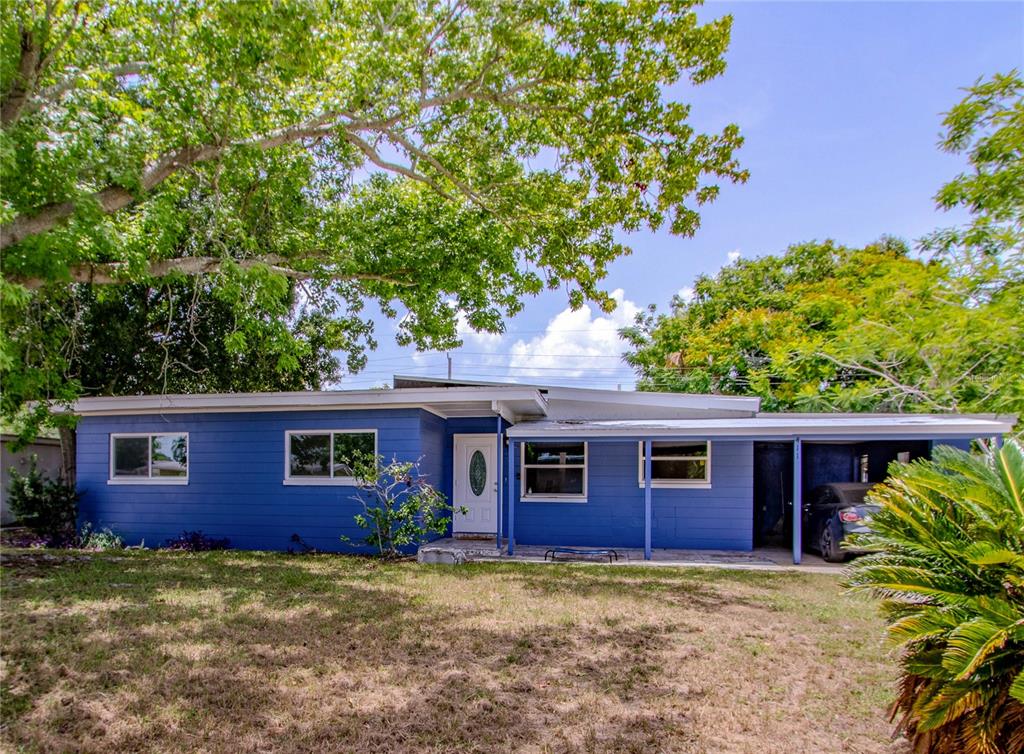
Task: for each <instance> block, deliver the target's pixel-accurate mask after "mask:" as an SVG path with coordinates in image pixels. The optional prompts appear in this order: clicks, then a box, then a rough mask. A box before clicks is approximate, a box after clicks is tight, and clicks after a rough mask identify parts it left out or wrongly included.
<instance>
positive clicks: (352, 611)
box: [0, 552, 748, 752]
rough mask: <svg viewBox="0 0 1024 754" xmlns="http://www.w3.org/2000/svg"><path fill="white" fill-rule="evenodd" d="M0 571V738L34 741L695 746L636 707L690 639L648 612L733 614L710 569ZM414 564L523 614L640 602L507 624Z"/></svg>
mask: <svg viewBox="0 0 1024 754" xmlns="http://www.w3.org/2000/svg"><path fill="white" fill-rule="evenodd" d="M3 565H4V568H3V589H4V596H5V603H6V604H5V609H4V611H3V615H2V624H3V629H4V631H3V633H4V636H5V652H4V654H5V662H6V663H7V667H8V671H7V672H6V673H5V677H4V682H3V687H2V706H3V709H4V724H3V728H2V732H0V736H2V740H3V741H5V742H6V743H7V744H8V745H10V746H11V747H12V748H19V747H23V748H28V749H40V750H75V751H110V750H122V751H129V750H131V751H194V750H197V749H204V750H208V751H215V752H219V751H224V752H227V751H240V750H274V751H317V750H338V751H355V750H366V751H395V752H404V751H410V752H411V751H437V752H441V751H446V752H448V751H460V752H463V751H464V752H485V751H487V752H491V751H495V750H515V749H521V748H529V747H533V748H537V749H541V750H557V751H651V750H661V749H664V748H665V746H664V744H665V741H666V740H669V739H671V740H673V741H675V742H677V743H680V744H681V743H684V742H687V741H689V742H691V743H693V745H694V747H695V748H697V749H699V748H700V744H699V741H700V739H701V733H700V731H697V730H694V729H693V728H692V726H690V725H688V723H687V720H686V715H685V710H684V709H683V708H682V707H680V706H679V705H678V704H676V705H668V706H665V707H663V708H662V709H660V710H659V711H657V712H655V711H654V710H653V709H651V707H650V704H649V703H650V702H651V700H655V699H657V698H659V697H664V696H666V695H670V694H676V695H677V696H679V694H680V692H679V689H678V687H677V686H675V685H673V683H672V681H671V677H672V675H671V674H672V673H679V672H681V667H685V664H686V663H687V662H690V661H691V660H692V659H694V658H696V657H697V655H698V653H699V650H698V649H697V647H696V645H692V646H691V644H690V638H691V636H690V635H691V634H692V633H695V632H698V631H699V630H700V629H699V628H696V627H693V626H689V625H687V624H685V623H684V622H682V621H680V620H670V619H668V618H667V617H666V615H662V614H656V613H655V607H656V606H658V605H660V606H661V608H663V609H671V608H677V607H685V608H695V609H698V610H700V611H702V612H703V613H706V614H710V613H713V612H714V611H718V610H722V609H725V608H726V607H728V606H730V605H734V604H748V601H747V600H745V599H743V598H741V597H738V596H736V595H734V594H729V593H726V591H724V590H723V589H720V588H719V587H718V586H716V584H715V583H714V582H718V581H721V582H722V583H724V577H720V576H719V575H718V574H714V576H713V578H711V579H705V578H704V574H703V573H702V574H700V575H699V576H698V575H693V574H681V573H679V572H675V573H665V572H663V571H660V570H659V569H645V570H644V571H642V572H634V571H624V570H618V569H607V570H605V569H597V568H572V569H545V568H537V567H534V566H525V567H511V568H509V567H507V566H491V567H486V566H484V567H476V566H474V567H471V568H466V569H445V570H433V569H421V570H419V571H417V570H415V569H417V568H419V567H418V566H415V565H409V564H391V565H386V564H378V563H376V562H373V561H368V560H363V559H356V558H343V557H336V556H311V557H306V556H301V557H289V556H284V555H276V554H265V553H239V552H228V553H202V554H188V553H125V554H117V555H107V554H101V555H95V556H93V555H84V556H83V555H77V554H76V555H68V556H66V557H58V558H57V559H56V560H47V559H41V558H40V557H38V556H36V555H31V554H21V553H14V554H9V553H6V554H5V557H4V559H3ZM417 574H424V575H429V576H432V577H436V578H437V579H439V580H440V582H441V583H440V584H439V585H437V586H435V588H437V589H441V590H446V592H447V591H448V590H452V591H457V590H458V586H459V584H460V583H464V582H466V581H477V580H480V581H482V582H483V585H484V586H486V587H488V588H492V587H493V589H495V590H501V589H508V588H510V587H511V588H512V589H513V591H514V592H515V594H516V595H519V596H521V594H520V593H521V592H526V593H527V594H528V595H531V596H530V597H529V599H527V600H526V602H525V604H521V605H517V606H516V608H517V609H519V610H522V611H529V610H531V609H534V606H536V609H538V610H540V609H544V610H549V611H551V610H552V607H551V606H552V605H557V604H558V603H559V598H562V597H567V596H577V597H582V598H588V599H589V598H593V597H609V598H615V597H623V598H625V597H628V598H630V599H634V600H635V599H640V600H643V601H645V602H647V603H648V604H649V606H650V610H649V611H647V612H646V613H645V614H642V615H640V614H638V615H637V616H635V617H630V618H626V619H621V618H620V619H615V620H609V621H605V622H603V623H602V622H600V621H599V620H596V617H595V619H594V620H592V621H591V622H589V623H588V624H587V625H582V626H577V625H557V623H556V622H555V621H552V622H551V624H550V625H545V626H542V627H540V628H538V627H536V624H531V625H533V627H531V628H524V627H522V626H516V625H515V624H514V623H512V624H509V623H507V622H505V623H502V622H500V621H491V622H488V620H487V618H488V615H489V612H488V611H489V608H488V607H486V606H482V605H480V604H475V603H473V602H472V600H467V601H466V602H464V603H463V604H462V606H461V608H460V609H458V610H456V611H453V610H452V608H451V607H445V606H444V605H443V604H442V602H440V601H438V600H437V599H435V598H434V597H433V596H432V595H431V593H429V592H424V591H423V590H422V589H421V586H422V584H421V583H420V581H418V580H417V579H416V575H417ZM446 596H450V595H447V594H446ZM548 598H554V599H548ZM647 613H649V614H647ZM681 649H683V650H687V651H680V650H681ZM687 693H689V694H692V695H697V696H699V695H700V694H702V693H703V692H702V690H701V689H700V688H693V689H691V690H689V691H687Z"/></svg>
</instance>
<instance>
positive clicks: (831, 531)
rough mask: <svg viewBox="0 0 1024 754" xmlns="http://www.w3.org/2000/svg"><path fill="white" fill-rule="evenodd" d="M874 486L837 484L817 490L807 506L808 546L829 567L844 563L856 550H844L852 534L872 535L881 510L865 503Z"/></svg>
mask: <svg viewBox="0 0 1024 754" xmlns="http://www.w3.org/2000/svg"><path fill="white" fill-rule="evenodd" d="M873 486H874V485H872V484H860V483H857V482H835V483H832V484H823V485H821V486H820V487H815V488H814V489H813V490H811V492H810V494H809V495H808V496H807V500H806V501H805V502H804V512H803V513H804V515H803V534H804V546H805V547H806V548H808V549H810V550H816V551H817V552H819V553H821V557H822V558H824V559H825V560H827V561H828V562H829V563H841V562H843V561H844V560H846V558H847V557H849V556H850V555H855V554H857V551H856V550H850V549H843V548H842V547H841V545H842V542H843V540H844V539H845V538H846V537H847V535H849V534H861V533H863V532H866V531H868V522H869V521H870V520H871V516H872V515H874V514H875V513H877V512H878V508H879V506H877V505H870V504H868V503H865V502H864V496H865V495H866V494H867V492H868V490H870V489H871V488H872V487H873Z"/></svg>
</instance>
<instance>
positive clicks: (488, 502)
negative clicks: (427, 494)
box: [452, 435, 498, 534]
mask: <svg viewBox="0 0 1024 754" xmlns="http://www.w3.org/2000/svg"><path fill="white" fill-rule="evenodd" d="M496 450H497V439H496V438H495V436H494V435H455V463H454V464H453V468H454V476H455V479H454V483H453V484H452V506H453V507H454V508H455V509H456V510H455V513H454V514H452V531H453V532H455V533H456V534H470V533H472V534H494V533H495V532H497V527H496V526H495V519H496V517H497V510H496V508H497V505H498V479H497V476H496V471H495V463H494V459H495V456H496V454H497V453H496ZM460 507H461V508H465V509H466V512H465V513H461V512H459V510H458V509H459V508H460Z"/></svg>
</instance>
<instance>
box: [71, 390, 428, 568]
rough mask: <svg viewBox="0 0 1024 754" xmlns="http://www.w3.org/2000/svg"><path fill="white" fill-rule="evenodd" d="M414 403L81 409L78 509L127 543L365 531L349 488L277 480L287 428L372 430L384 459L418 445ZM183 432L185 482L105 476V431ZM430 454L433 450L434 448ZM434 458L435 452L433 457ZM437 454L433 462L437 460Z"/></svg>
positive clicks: (333, 538)
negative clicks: (138, 411) (153, 411)
mask: <svg viewBox="0 0 1024 754" xmlns="http://www.w3.org/2000/svg"><path fill="white" fill-rule="evenodd" d="M423 413H424V412H422V411H420V410H418V409H392V410H377V411H309V412H266V413H195V414H167V415H163V416H157V415H151V416H112V417H84V418H83V419H82V420H81V421H80V423H79V425H78V458H77V475H78V487H79V491H80V492H81V494H82V499H81V502H80V511H81V513H80V515H81V518H82V519H83V520H88V521H91V522H92V523H93V524H95V525H96V526H99V527H105V526H109V527H110V528H111V529H112V530H113V531H115V532H116V533H117V534H120V535H121V536H122V537H124V538H125V540H126V542H128V543H129V544H138V543H139V542H141V541H143V540H144V541H145V542H146V544H147V545H149V546H155V545H162V544H163V543H164V542H165V541H166V540H167V539H170V538H172V537H175V536H177V535H179V534H181V532H182V531H184V530H195V529H200V530H202V531H203V532H204V533H205V534H207V535H210V536H216V537H227V538H228V539H230V540H231V546H232V547H238V548H242V549H267V550H285V549H287V548H288V547H289V546H290V545H291V542H290V538H291V536H292V534H293V533H294V534H298V535H299V536H300V537H301V538H302V539H303V540H304V541H305V542H307V543H308V544H310V545H312V546H314V547H317V548H318V549H321V550H343V549H352V548H351V547H350V546H345V545H343V544H342V542H341V541H340V539H339V537H340V536H341V535H343V534H344V535H347V536H349V537H352V538H353V539H356V540H359V539H362V537H363V536H364V534H365V532H363V531H362V530H361V529H359V528H357V527H356V526H355V524H354V523H353V520H352V517H353V516H354V515H355V513H356V512H357V511H358V510H359V508H360V506H359V503H358V502H357V501H356V500H353V499H352V496H353V495H355V494H356V490H355V489H354V488H353V487H347V486H293V485H285V484H283V480H284V442H285V430H289V429H376V430H377V433H378V434H377V447H378V452H379V453H381V454H382V455H384V457H385V458H387V459H389V460H390V459H391V458H392V457H394V458H397V459H399V460H409V461H415V460H417V459H418V458H420V456H421V455H422V454H423V451H424V447H423V443H422V435H421V425H422V423H423V422H424V421H425V420H424V419H423V417H422V414H423ZM175 431H187V432H189V483H188V485H186V486H183V485H108V484H107V477H108V469H109V453H110V450H109V449H110V443H109V436H110V433H116V432H175ZM435 457H436V456H435ZM432 460H433V459H432ZM435 463H436V461H435Z"/></svg>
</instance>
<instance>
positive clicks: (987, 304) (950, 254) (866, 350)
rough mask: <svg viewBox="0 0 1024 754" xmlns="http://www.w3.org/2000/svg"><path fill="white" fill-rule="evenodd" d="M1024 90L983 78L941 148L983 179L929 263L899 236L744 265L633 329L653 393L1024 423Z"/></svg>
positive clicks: (964, 182) (955, 185)
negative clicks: (966, 217)
mask: <svg viewBox="0 0 1024 754" xmlns="http://www.w3.org/2000/svg"><path fill="white" fill-rule="evenodd" d="M1022 93H1024V82H1022V81H1021V79H1020V78H1019V77H1018V76H1017V75H1016V74H1011V75H1008V76H997V77H995V78H993V79H991V80H989V81H985V82H979V83H978V84H976V85H975V86H974V87H972V88H971V89H970V90H969V91H968V95H967V96H966V98H965V99H964V100H963V102H961V103H960V104H959V105H957V106H956V107H955V108H953V109H952V110H951V111H950V112H949V113H948V115H947V117H946V120H945V124H946V126H947V135H946V138H945V139H944V140H943V142H942V147H943V148H945V149H947V150H949V151H953V152H963V153H965V154H966V155H967V157H968V162H969V165H970V169H969V170H968V171H965V172H964V173H963V174H961V175H959V176H957V178H955V179H954V180H953V181H952V182H950V183H949V184H947V185H946V186H944V187H943V188H942V190H941V191H940V192H939V194H938V196H937V197H936V199H937V202H938V204H939V206H940V207H943V208H947V209H949V208H953V207H965V208H966V209H967V210H968V211H969V212H970V213H971V215H972V218H971V221H970V222H969V223H968V224H966V225H964V226H962V227H956V228H950V229H943V230H940V231H936V232H935V233H933V234H931V235H930V236H929V237H928V238H926V239H924V240H923V241H922V243H921V248H920V249H919V250H918V252H917V253H911V252H910V249H909V248H908V246H907V245H906V244H904V243H902V242H900V241H897V240H893V239H882V240H881V241H879V242H878V243H875V244H871V245H869V246H867V247H864V248H859V249H854V248H846V247H843V246H840V245H837V244H835V243H832V242H825V243H807V244H800V245H796V246H792V247H790V248H789V249H788V250H786V252H785V253H783V254H781V255H778V256H767V257H763V258H760V259H754V260H738V261H737V262H735V263H734V264H732V265H729V266H727V267H725V268H723V269H722V270H721V271H720V272H719V273H718V274H716V275H714V276H703V277H701V278H699V279H698V280H697V282H696V285H695V286H694V291H695V293H694V295H693V297H692V299H690V300H682V299H679V298H677V299H675V300H674V301H673V305H672V306H673V308H672V312H671V313H669V314H667V315H661V316H658V315H656V314H655V313H654V311H653V309H652V310H651V311H650V312H648V313H647V314H645V315H643V316H642V317H641V318H640V319H639V321H638V323H637V325H636V327H633V328H630V329H628V330H627V331H626V333H625V334H626V336H627V337H628V338H629V339H630V341H631V343H632V346H633V349H632V352H631V353H630V354H629V356H628V361H629V363H630V364H632V365H633V366H634V367H635V368H636V370H637V373H638V376H639V384H640V386H641V387H643V388H647V389H654V390H678V391H692V392H718V393H726V394H736V395H757V396H760V397H761V398H762V399H763V401H764V406H765V408H766V409H768V410H852V411H872V410H878V411H1006V412H1018V413H1024V270H1022V259H1021V253H1022V246H1024V99H1022V96H1021V95H1022Z"/></svg>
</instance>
